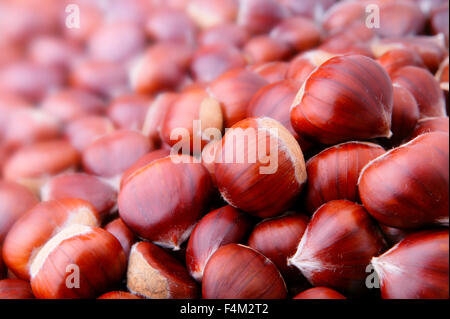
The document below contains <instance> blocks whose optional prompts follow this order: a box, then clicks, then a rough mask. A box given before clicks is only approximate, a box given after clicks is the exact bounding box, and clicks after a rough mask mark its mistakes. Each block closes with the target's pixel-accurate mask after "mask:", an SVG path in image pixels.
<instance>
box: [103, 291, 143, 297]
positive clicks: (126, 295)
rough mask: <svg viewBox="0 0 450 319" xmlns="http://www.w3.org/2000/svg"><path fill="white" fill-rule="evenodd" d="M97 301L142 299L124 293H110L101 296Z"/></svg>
mask: <svg viewBox="0 0 450 319" xmlns="http://www.w3.org/2000/svg"><path fill="white" fill-rule="evenodd" d="M97 299H142V298H141V297H139V296H137V295H134V294H132V293H129V292H126V291H111V292H107V293H106V294H103V295H101V296H100V297H98V298H97Z"/></svg>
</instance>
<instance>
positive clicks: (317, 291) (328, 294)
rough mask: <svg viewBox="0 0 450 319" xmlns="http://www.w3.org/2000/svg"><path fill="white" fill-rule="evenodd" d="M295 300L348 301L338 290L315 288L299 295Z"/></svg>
mask: <svg viewBox="0 0 450 319" xmlns="http://www.w3.org/2000/svg"><path fill="white" fill-rule="evenodd" d="M294 299H347V298H345V297H344V296H343V295H341V294H340V293H339V292H337V291H336V290H333V289H330V288H326V287H314V288H310V289H308V290H305V291H303V292H301V293H299V294H298V295H297V296H295V297H294Z"/></svg>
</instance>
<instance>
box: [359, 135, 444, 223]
mask: <svg viewBox="0 0 450 319" xmlns="http://www.w3.org/2000/svg"><path fill="white" fill-rule="evenodd" d="M448 148H449V137H448V133H442V132H433V133H426V134H423V135H420V136H418V137H416V138H415V139H413V140H412V141H410V142H408V143H406V144H403V145H401V146H400V147H398V148H394V149H392V150H391V151H389V152H387V153H385V154H384V155H381V156H380V157H378V158H376V159H375V160H373V161H372V162H371V163H369V164H368V165H367V166H366V167H364V169H363V171H362V172H361V175H360V177H359V181H358V188H359V196H360V198H361V201H362V203H363V204H364V207H365V208H366V209H367V211H368V212H369V213H370V214H371V215H372V216H373V217H374V218H376V219H377V220H378V221H379V222H380V223H383V224H385V225H387V226H392V227H398V228H420V227H423V226H429V225H433V224H438V225H448V210H449V202H448V187H449V168H448V161H449V159H448Z"/></svg>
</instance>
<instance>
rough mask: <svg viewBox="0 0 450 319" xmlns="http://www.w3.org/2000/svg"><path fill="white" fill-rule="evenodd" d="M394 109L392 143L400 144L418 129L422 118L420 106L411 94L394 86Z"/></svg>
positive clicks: (402, 88)
mask: <svg viewBox="0 0 450 319" xmlns="http://www.w3.org/2000/svg"><path fill="white" fill-rule="evenodd" d="M393 88H394V107H393V109H392V127H391V130H392V137H391V140H390V142H391V143H393V144H399V143H400V142H401V141H403V140H404V139H405V138H407V137H408V136H409V135H410V134H411V132H412V131H413V130H414V128H415V127H416V124H417V122H418V121H419V117H420V110H419V105H418V103H417V101H416V99H415V97H414V96H413V95H412V94H411V92H410V91H409V90H407V89H405V88H404V87H401V86H398V85H395V84H394V87H393Z"/></svg>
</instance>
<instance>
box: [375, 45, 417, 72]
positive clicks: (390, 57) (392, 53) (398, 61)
mask: <svg viewBox="0 0 450 319" xmlns="http://www.w3.org/2000/svg"><path fill="white" fill-rule="evenodd" d="M377 62H378V63H380V64H381V66H382V67H383V68H384V69H385V70H386V72H387V73H388V74H389V76H392V74H394V73H395V72H396V71H398V70H399V69H401V68H402V67H404V66H417V67H421V68H425V64H423V61H422V58H421V57H420V55H418V54H417V53H416V52H415V51H413V50H410V49H407V48H398V49H396V48H394V49H392V50H389V51H387V52H386V53H384V54H383V55H382V56H380V57H379V58H378V59H377Z"/></svg>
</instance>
